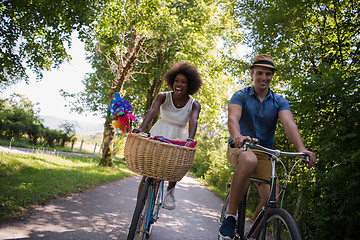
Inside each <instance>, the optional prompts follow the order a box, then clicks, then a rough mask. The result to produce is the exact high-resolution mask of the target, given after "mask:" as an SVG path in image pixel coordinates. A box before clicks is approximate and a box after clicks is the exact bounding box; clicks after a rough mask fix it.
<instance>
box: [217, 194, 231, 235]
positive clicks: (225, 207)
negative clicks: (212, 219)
mask: <svg viewBox="0 0 360 240" xmlns="http://www.w3.org/2000/svg"><path fill="white" fill-rule="evenodd" d="M229 195H230V193H228V194H226V197H225V200H224V203H223V206H222V208H221V214H220V218H219V221H220V223H219V228H220V226H221V223H222V222H223V221H224V219H225V215H226V212H227V209H228V203H229ZM222 239H223V238H222V237H220V235H219V234H218V240H222Z"/></svg>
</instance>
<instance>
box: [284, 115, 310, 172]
mask: <svg viewBox="0 0 360 240" xmlns="http://www.w3.org/2000/svg"><path fill="white" fill-rule="evenodd" d="M279 119H280V123H281V125H282V126H283V128H284V130H285V134H286V136H287V137H288V138H289V140H290V142H291V143H292V144H294V146H295V148H296V149H297V150H298V151H299V152H303V153H307V154H309V156H310V162H309V165H308V168H311V167H312V166H314V164H315V163H316V156H315V154H314V153H313V152H310V151H308V150H307V149H306V147H305V145H304V142H303V141H302V138H301V135H300V132H299V129H298V127H297V125H296V124H295V122H294V117H293V115H292V113H291V111H289V110H283V111H280V112H279Z"/></svg>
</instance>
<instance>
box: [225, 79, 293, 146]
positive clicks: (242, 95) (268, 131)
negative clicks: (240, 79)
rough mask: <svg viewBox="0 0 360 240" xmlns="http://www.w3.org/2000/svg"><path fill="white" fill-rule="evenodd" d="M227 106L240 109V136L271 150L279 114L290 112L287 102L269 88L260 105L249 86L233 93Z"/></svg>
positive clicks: (252, 88)
mask: <svg viewBox="0 0 360 240" xmlns="http://www.w3.org/2000/svg"><path fill="white" fill-rule="evenodd" d="M229 104H238V105H240V106H241V107H242V113H241V119H240V121H239V124H240V131H241V135H243V136H250V137H252V138H254V137H255V138H258V139H259V140H260V145H262V146H264V147H268V148H272V146H273V142H274V134H275V129H276V123H277V120H278V117H279V112H280V111H283V110H290V106H289V103H288V101H287V100H286V99H285V98H283V97H282V96H280V95H278V94H276V93H274V92H273V91H272V90H271V89H270V88H269V92H268V95H267V96H266V97H265V99H264V101H263V102H262V103H261V102H260V100H259V98H258V97H257V96H256V94H255V91H254V86H251V87H246V88H244V89H241V90H239V91H237V92H235V93H234V95H233V96H232V97H231V99H230V102H229ZM230 142H232V138H231V136H230V138H229V143H230Z"/></svg>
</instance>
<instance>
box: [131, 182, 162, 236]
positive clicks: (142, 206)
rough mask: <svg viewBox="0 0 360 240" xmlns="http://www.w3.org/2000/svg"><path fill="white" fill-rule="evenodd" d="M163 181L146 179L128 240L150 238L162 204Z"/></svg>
mask: <svg viewBox="0 0 360 240" xmlns="http://www.w3.org/2000/svg"><path fill="white" fill-rule="evenodd" d="M163 194H164V181H163V180H159V179H154V178H151V177H146V179H145V182H144V185H143V187H142V190H141V193H140V196H139V199H138V201H137V203H136V207H135V210H134V215H133V218H132V221H131V224H130V228H129V233H128V237H127V239H128V240H133V239H147V238H150V234H151V230H152V226H153V224H154V223H155V222H156V221H157V220H158V218H159V211H160V209H161V205H162V202H163Z"/></svg>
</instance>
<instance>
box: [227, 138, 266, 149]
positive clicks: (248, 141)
mask: <svg viewBox="0 0 360 240" xmlns="http://www.w3.org/2000/svg"><path fill="white" fill-rule="evenodd" d="M259 143H260V140H259V139H258V138H251V140H245V141H244V144H259ZM230 147H231V148H234V147H235V144H234V142H231V143H230Z"/></svg>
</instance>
